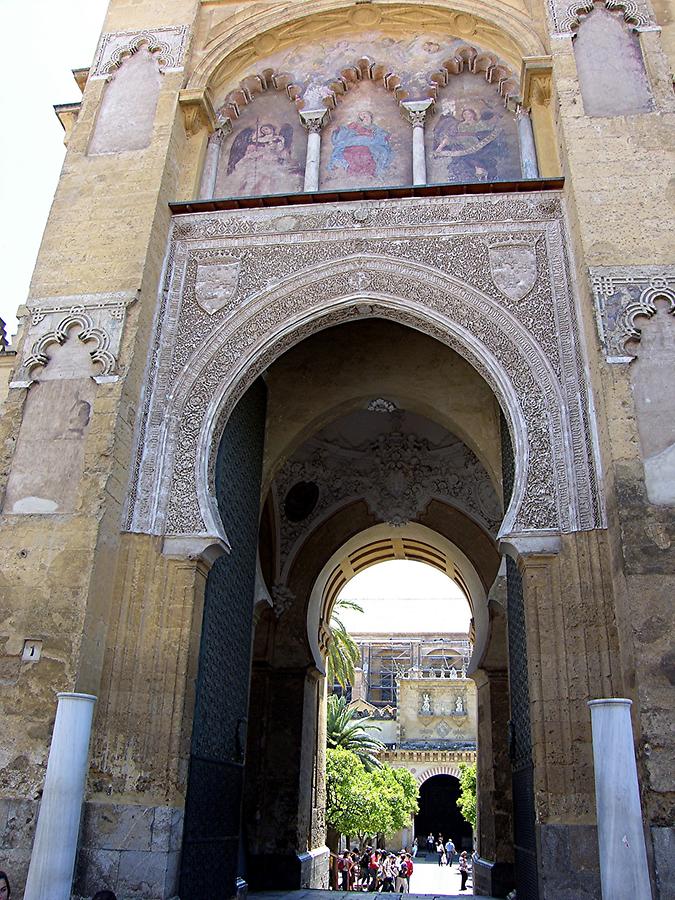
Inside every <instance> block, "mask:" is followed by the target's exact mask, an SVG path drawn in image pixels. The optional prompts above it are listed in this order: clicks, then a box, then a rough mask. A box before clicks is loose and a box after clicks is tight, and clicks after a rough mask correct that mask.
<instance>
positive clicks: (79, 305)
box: [10, 291, 136, 387]
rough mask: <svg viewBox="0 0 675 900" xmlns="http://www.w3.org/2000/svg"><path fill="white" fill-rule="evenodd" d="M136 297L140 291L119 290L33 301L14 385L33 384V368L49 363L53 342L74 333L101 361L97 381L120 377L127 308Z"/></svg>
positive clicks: (30, 302) (93, 355) (60, 340)
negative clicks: (118, 371) (119, 364)
mask: <svg viewBox="0 0 675 900" xmlns="http://www.w3.org/2000/svg"><path fill="white" fill-rule="evenodd" d="M135 299H136V292H131V291H119V292H115V293H102V294H77V295H75V296H68V297H63V296H61V297H47V298H44V299H35V300H30V301H29V302H28V310H29V314H30V324H29V326H28V333H27V336H26V340H25V343H24V350H23V356H22V359H21V364H20V366H19V367H18V368H17V370H16V374H15V378H14V381H13V382H12V383H11V385H10V387H29V386H30V384H31V383H32V381H33V370H34V369H36V368H37V367H39V366H44V365H47V364H48V361H49V347H50V345H52V344H63V343H64V341H66V340H67V338H68V337H69V336H70V335H71V334H73V335H75V336H76V337H77V338H79V340H81V341H82V342H83V343H84V344H86V345H87V347H88V349H89V351H90V355H91V358H92V362H94V363H97V364H98V366H99V369H98V372H99V374H98V375H96V376H95V380H96V381H99V382H101V381H111V380H116V379H117V377H118V375H117V356H118V353H119V348H120V343H121V340H122V331H123V328H124V319H125V317H126V310H127V307H128V306H129V305H130V304H131V303H133V302H134V300H135ZM86 374H88V373H86Z"/></svg>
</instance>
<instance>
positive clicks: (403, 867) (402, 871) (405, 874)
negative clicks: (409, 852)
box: [398, 860, 408, 878]
mask: <svg viewBox="0 0 675 900" xmlns="http://www.w3.org/2000/svg"><path fill="white" fill-rule="evenodd" d="M398 874H399V875H400V876H401V878H407V877H408V863H407V862H406V861H405V860H403V862H402V863H401V865H400V867H399V870H398Z"/></svg>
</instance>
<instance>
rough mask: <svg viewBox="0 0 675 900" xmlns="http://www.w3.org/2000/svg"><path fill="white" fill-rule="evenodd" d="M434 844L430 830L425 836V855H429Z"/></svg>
mask: <svg viewBox="0 0 675 900" xmlns="http://www.w3.org/2000/svg"><path fill="white" fill-rule="evenodd" d="M435 846H436V844H435V841H434V836H433V834H431V832H429V835H428V836H427V856H431V854H432V853H433V852H434V847H435Z"/></svg>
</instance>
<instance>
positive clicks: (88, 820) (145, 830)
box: [82, 803, 168, 851]
mask: <svg viewBox="0 0 675 900" xmlns="http://www.w3.org/2000/svg"><path fill="white" fill-rule="evenodd" d="M154 818H155V810H154V808H153V807H143V806H131V805H122V804H116V803H115V804H112V803H110V804H109V803H87V804H86V806H85V814H84V823H83V830H82V844H83V846H85V847H91V848H96V849H98V850H136V851H141V850H147V851H149V850H150V849H151V844H152V839H153V823H154ZM167 849H168V847H167Z"/></svg>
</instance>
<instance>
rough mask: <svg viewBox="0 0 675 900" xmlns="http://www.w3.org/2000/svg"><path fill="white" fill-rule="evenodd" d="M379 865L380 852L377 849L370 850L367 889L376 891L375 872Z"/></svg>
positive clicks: (376, 872)
mask: <svg viewBox="0 0 675 900" xmlns="http://www.w3.org/2000/svg"><path fill="white" fill-rule="evenodd" d="M379 867H380V854H379V853H378V852H377V850H371V851H370V859H369V860H368V875H369V881H368V890H369V891H373V892H374V891H376V890H377V874H378V869H379Z"/></svg>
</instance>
